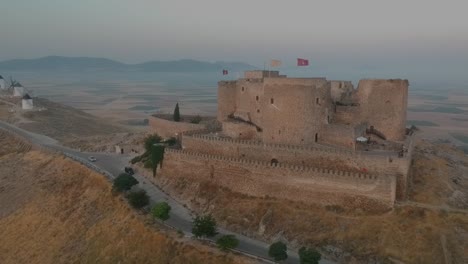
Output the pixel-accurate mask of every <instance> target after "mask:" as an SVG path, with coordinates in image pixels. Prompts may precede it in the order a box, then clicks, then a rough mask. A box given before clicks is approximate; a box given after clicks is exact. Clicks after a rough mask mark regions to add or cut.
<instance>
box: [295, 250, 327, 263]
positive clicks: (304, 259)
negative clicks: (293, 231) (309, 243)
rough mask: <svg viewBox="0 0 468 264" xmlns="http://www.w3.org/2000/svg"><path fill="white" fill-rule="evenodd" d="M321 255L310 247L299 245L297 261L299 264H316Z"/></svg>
mask: <svg viewBox="0 0 468 264" xmlns="http://www.w3.org/2000/svg"><path fill="white" fill-rule="evenodd" d="M321 258H322V255H321V254H320V253H318V252H317V251H316V250H314V249H312V248H306V247H301V249H299V261H300V263H301V264H318V263H319V261H320V259H321Z"/></svg>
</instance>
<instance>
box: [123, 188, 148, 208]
mask: <svg viewBox="0 0 468 264" xmlns="http://www.w3.org/2000/svg"><path fill="white" fill-rule="evenodd" d="M127 199H128V201H129V202H130V205H131V206H133V207H134V208H137V209H139V208H142V207H144V206H146V205H148V204H149V197H148V195H147V194H146V191H145V190H141V191H137V192H131V193H129V194H128V195H127Z"/></svg>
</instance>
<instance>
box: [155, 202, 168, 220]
mask: <svg viewBox="0 0 468 264" xmlns="http://www.w3.org/2000/svg"><path fill="white" fill-rule="evenodd" d="M170 211H171V206H170V205H169V204H167V203H166V202H160V203H157V204H155V205H154V206H153V208H152V209H151V215H153V217H154V218H158V219H161V220H163V221H166V220H167V219H169V212H170Z"/></svg>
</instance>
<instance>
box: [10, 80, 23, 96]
mask: <svg viewBox="0 0 468 264" xmlns="http://www.w3.org/2000/svg"><path fill="white" fill-rule="evenodd" d="M12 86H13V96H15V97H22V96H23V95H24V87H23V85H21V83H19V82H16V83H13V84H12Z"/></svg>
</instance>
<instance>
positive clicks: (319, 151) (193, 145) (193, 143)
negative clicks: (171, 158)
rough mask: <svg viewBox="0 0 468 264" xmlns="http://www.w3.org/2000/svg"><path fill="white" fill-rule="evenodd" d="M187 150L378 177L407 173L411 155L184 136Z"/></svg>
mask: <svg viewBox="0 0 468 264" xmlns="http://www.w3.org/2000/svg"><path fill="white" fill-rule="evenodd" d="M182 145H183V146H184V150H186V151H190V152H199V153H202V154H208V155H219V156H225V157H230V158H245V159H249V160H259V161H264V162H271V161H272V160H273V159H275V160H277V161H278V162H279V163H287V164H292V165H306V166H313V167H325V168H334V169H340V170H348V171H355V172H358V171H368V172H371V173H379V174H402V175H403V174H407V173H408V169H409V160H410V158H411V157H410V155H407V156H406V157H404V158H399V157H398V155H397V153H395V152H379V153H378V154H369V153H367V152H354V151H348V150H345V149H337V148H328V147H324V146H320V145H315V146H294V145H280V144H265V143H262V142H258V141H257V142H255V141H250V140H233V139H229V138H219V137H213V136H207V135H191V136H188V135H184V136H183V137H182Z"/></svg>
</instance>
